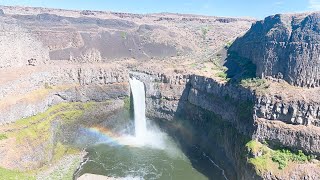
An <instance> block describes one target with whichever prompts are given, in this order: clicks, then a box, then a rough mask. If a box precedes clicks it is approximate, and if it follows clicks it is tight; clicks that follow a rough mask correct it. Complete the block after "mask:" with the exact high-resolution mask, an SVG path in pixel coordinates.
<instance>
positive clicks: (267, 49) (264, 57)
mask: <svg viewBox="0 0 320 180" xmlns="http://www.w3.org/2000/svg"><path fill="white" fill-rule="evenodd" d="M319 23H320V13H311V14H290V15H274V16H269V17H267V18H266V19H265V20H263V21H259V22H256V23H255V24H254V25H253V26H252V27H251V29H250V30H249V31H248V32H247V33H246V34H245V35H244V36H243V37H241V38H238V39H237V40H236V41H235V42H234V44H233V45H232V46H231V48H230V52H234V53H236V54H237V55H238V56H241V57H242V58H247V59H249V60H251V61H252V62H253V63H254V64H256V66H257V72H256V74H257V76H259V77H265V76H273V77H277V78H283V79H284V80H286V81H287V82H289V83H290V84H292V85H297V86H307V87H315V86H320V73H319V69H320V45H319V43H320V25H319Z"/></svg>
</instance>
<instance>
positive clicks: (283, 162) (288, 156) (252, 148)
mask: <svg viewBox="0 0 320 180" xmlns="http://www.w3.org/2000/svg"><path fill="white" fill-rule="evenodd" d="M246 148H247V150H248V152H250V154H253V155H254V157H251V158H249V159H248V162H249V163H251V164H252V165H253V166H254V167H255V169H256V171H257V172H258V173H260V174H262V173H264V172H266V171H271V172H272V171H276V170H282V169H284V168H286V167H287V165H288V164H289V163H290V162H296V163H305V162H308V161H310V160H311V159H312V158H313V157H312V156H307V155H305V154H304V153H303V152H302V151H298V152H292V151H290V150H288V149H279V150H272V149H270V148H269V147H267V146H266V145H265V144H261V143H260V142H258V141H255V140H252V141H250V142H248V143H247V144H246Z"/></svg>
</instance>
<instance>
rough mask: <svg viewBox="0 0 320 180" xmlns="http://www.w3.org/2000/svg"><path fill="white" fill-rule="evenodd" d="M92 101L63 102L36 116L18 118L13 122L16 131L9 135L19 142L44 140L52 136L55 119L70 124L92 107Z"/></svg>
mask: <svg viewBox="0 0 320 180" xmlns="http://www.w3.org/2000/svg"><path fill="white" fill-rule="evenodd" d="M92 105H93V104H92V103H91V102H89V103H61V104H58V105H55V106H52V107H51V108H49V109H48V110H47V111H46V112H44V113H40V114H38V115H36V116H32V117H29V118H25V119H21V120H18V121H17V122H16V123H14V124H12V125H11V126H12V128H13V129H16V131H13V132H10V133H9V135H10V136H13V137H16V139H17V141H18V142H24V141H26V140H27V141H30V142H33V141H35V142H44V141H46V140H48V139H49V137H50V127H51V123H52V121H53V120H61V121H60V122H61V123H62V124H70V123H73V122H74V121H75V120H77V119H78V118H79V117H81V116H82V115H83V114H84V112H85V111H86V110H88V109H90V108H91V107H92Z"/></svg>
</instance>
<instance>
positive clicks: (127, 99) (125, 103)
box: [123, 96, 130, 110]
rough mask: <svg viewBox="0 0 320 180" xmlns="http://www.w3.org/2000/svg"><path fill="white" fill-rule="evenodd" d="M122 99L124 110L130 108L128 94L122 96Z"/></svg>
mask: <svg viewBox="0 0 320 180" xmlns="http://www.w3.org/2000/svg"><path fill="white" fill-rule="evenodd" d="M123 101H124V108H125V109H126V110H130V96H128V97H126V98H124V100H123Z"/></svg>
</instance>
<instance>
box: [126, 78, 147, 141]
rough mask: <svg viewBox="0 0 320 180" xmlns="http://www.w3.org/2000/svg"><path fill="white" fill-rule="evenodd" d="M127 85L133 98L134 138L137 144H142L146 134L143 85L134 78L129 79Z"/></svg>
mask: <svg viewBox="0 0 320 180" xmlns="http://www.w3.org/2000/svg"><path fill="white" fill-rule="evenodd" d="M129 83H130V87H131V91H132V96H133V106H134V125H135V136H136V138H137V140H138V141H139V142H144V140H145V138H146V133H147V123H146V101H145V89H144V84H143V82H141V81H139V80H137V79H135V78H134V77H132V79H131V78H130V79H129Z"/></svg>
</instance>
